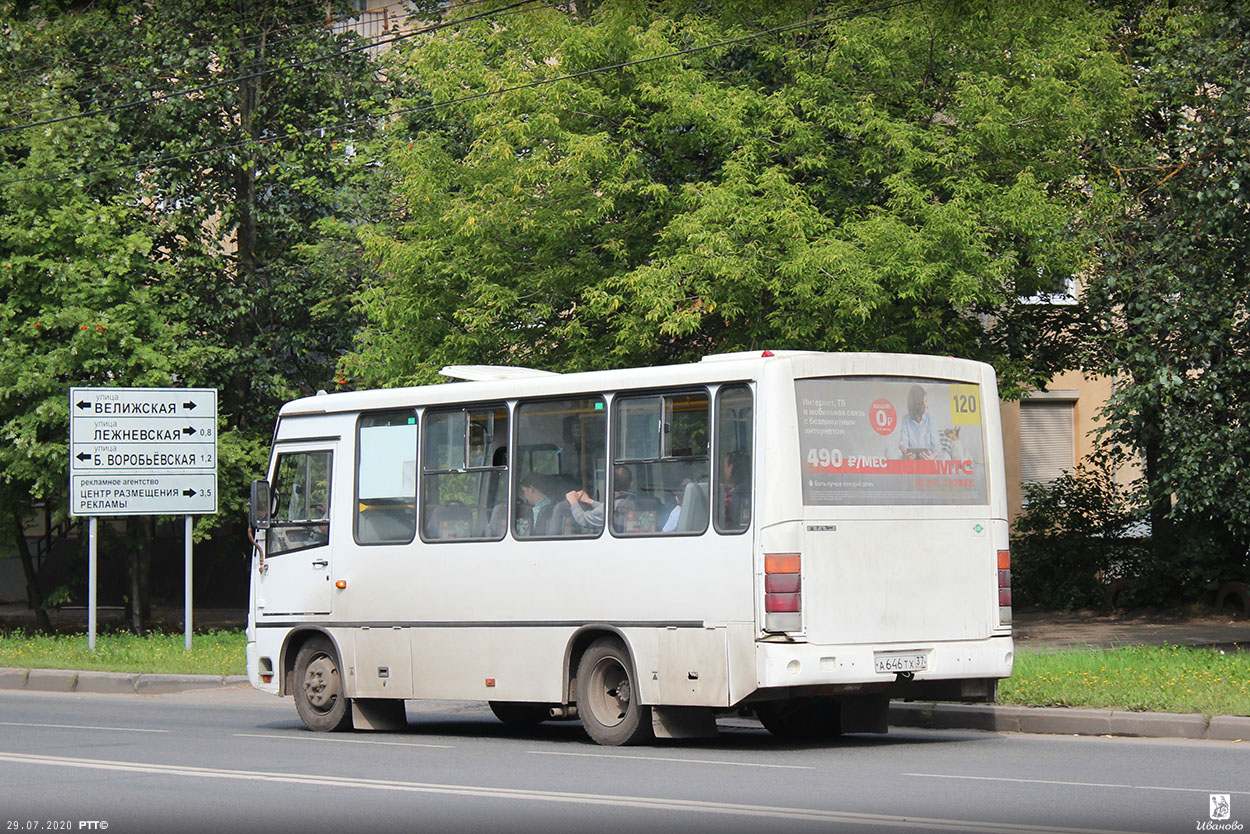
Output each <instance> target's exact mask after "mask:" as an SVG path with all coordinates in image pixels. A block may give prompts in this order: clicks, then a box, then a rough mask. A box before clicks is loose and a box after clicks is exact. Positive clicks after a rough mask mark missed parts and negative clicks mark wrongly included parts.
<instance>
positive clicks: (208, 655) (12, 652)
mask: <svg viewBox="0 0 1250 834" xmlns="http://www.w3.org/2000/svg"><path fill="white" fill-rule="evenodd" d="M245 643H246V640H245V638H244V636H243V632H242V631H238V630H236V631H209V632H205V633H203V634H193V635H192V640H191V651H189V652H188V651H187V650H186V636H185V635H183V634H156V633H152V634H147V635H144V636H142V637H139V636H136V635H134V634H129V633H126V632H109V633H105V634H99V635H97V636H96V644H95V645H96V650H95V651H94V652H91V651H89V650H88V649H87V636H86V635H85V634H58V635H47V636H45V635H42V634H29V633H26V632H22V631H12V632H8V633H0V666H11V667H17V668H20V669H76V670H80V671H87V670H90V671H98V672H140V673H144V674H176V675H245V674H247V668H246V663H247V661H246V659H245V656H244V646H245Z"/></svg>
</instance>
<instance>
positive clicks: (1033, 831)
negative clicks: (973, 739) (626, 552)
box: [0, 752, 1128, 834]
mask: <svg viewBox="0 0 1250 834" xmlns="http://www.w3.org/2000/svg"><path fill="white" fill-rule="evenodd" d="M0 761H2V762H14V763H16V764H22V765H45V766H51V767H73V768H85V769H89V770H108V771H116V772H121V773H140V774H147V775H152V776H183V777H191V778H197V779H233V780H239V781H245V782H251V783H255V782H275V783H283V784H294V785H305V786H307V785H318V786H322V787H336V788H359V789H366V790H380V791H403V792H407V793H427V794H439V795H444V796H472V797H483V798H494V799H511V800H529V801H537V802H558V803H569V804H577V805H599V806H607V807H617V808H644V809H651V810H658V811H689V812H693V813H702V814H722V815H732V816H747V817H768V818H773V819H794V820H807V821H811V822H823V823H830V822H839V823H846V824H855V825H889V826H893V827H895V828H920V829H925V830H928V831H934V830H941V831H978V832H979V831H984V832H1013V834H1014V832H1020V834H1037V833H1038V832H1050V834H1128V832H1111V831H1103V830H1098V829H1088V828H1066V827H1062V826H1047V825H1026V824H1021V823H1003V822H984V821H980V820H952V819H933V818H924V817H904V816H896V815H892V814H872V813H855V812H852V811H826V810H820V809H815V808H785V807H779V806H772V805H747V804H742V803H737V802H713V801H707V800H695V799H666V798H661V797H650V796H612V795H610V794H595V793H572V792H564V791H544V790H529V789H524V788H495V787H486V786H482V785H443V784H437V783H433V782H400V781H392V780H389V779H363V778H359V777H352V776H321V775H317V774H295V773H282V772H271V771H261V770H225V769H222V768H213V767H193V766H190V765H171V764H155V763H148V762H120V761H109V760H105V759H80V758H74V757H70V756H44V755H39V754H34V753H3V752H0Z"/></svg>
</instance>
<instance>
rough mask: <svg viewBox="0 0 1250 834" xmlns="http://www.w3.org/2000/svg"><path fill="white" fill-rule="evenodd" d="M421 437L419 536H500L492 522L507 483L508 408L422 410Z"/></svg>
mask: <svg viewBox="0 0 1250 834" xmlns="http://www.w3.org/2000/svg"><path fill="white" fill-rule="evenodd" d="M422 442H423V444H424V446H423V449H424V453H423V455H422V467H421V537H422V538H423V539H425V540H426V541H455V540H463V539H476V540H483V539H498V538H501V537H502V536H503V531H502V530H498V529H496V527H495V524H496V523H497V521H498V515H499V510H498V509H497V508H498V505H499V503H500V501H501V499H503V497H504V496H503V495H502V494H501V493H502V492H504V490H505V489H506V487H504V486H503V485H504V484H506V482H507V471H508V466H507V443H508V409H507V407H506V406H503V405H498V406H468V407H465V408H458V409H453V410H449V411H439V412H426V416H425V425H424V426H423V427H422Z"/></svg>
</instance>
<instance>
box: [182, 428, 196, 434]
mask: <svg viewBox="0 0 1250 834" xmlns="http://www.w3.org/2000/svg"><path fill="white" fill-rule="evenodd" d="M182 433H183V434H195V428H194V427H193V426H184V427H183V429H182Z"/></svg>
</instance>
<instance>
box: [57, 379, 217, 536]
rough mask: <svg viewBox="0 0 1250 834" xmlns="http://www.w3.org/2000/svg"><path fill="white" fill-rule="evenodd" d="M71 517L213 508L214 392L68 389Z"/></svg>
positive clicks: (186, 512)
mask: <svg viewBox="0 0 1250 834" xmlns="http://www.w3.org/2000/svg"><path fill="white" fill-rule="evenodd" d="M69 408H70V424H69V426H70V427H69V449H70V453H69V454H70V460H69V469H70V515H74V516H100V515H103V516H112V515H203V514H207V513H215V512H217V391H216V389H213V388H71V389H70V399H69Z"/></svg>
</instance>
